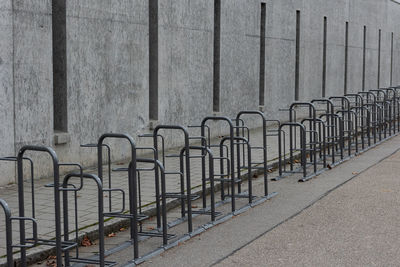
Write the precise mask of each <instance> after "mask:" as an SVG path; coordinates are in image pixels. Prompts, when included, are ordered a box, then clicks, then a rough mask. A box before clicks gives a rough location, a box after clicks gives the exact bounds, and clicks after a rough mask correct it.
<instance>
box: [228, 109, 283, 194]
mask: <svg viewBox="0 0 400 267" xmlns="http://www.w3.org/2000/svg"><path fill="white" fill-rule="evenodd" d="M245 115H247V116H251V115H253V116H258V117H260V118H261V122H262V131H263V133H262V146H251V149H252V150H262V154H263V156H262V162H249V165H250V166H251V168H252V169H255V170H262V171H263V177H264V196H265V197H267V198H269V197H272V196H273V195H275V194H276V193H272V194H269V193H268V153H267V135H268V132H267V122H268V121H269V120H267V118H266V117H265V115H264V113H262V112H261V111H257V110H255V111H240V112H239V113H238V114H237V116H236V122H237V123H238V122H239V119H241V117H242V116H245ZM278 122H279V121H278ZM279 124H280V122H279ZM237 126H239V125H237ZM237 131H239V129H237ZM238 136H239V135H238ZM247 140H248V142H249V141H250V138H248V139H247ZM238 154H239V152H238ZM238 161H239V160H238ZM239 162H240V161H239ZM254 165H255V166H254ZM260 165H261V166H260ZM239 173H240V172H239Z"/></svg>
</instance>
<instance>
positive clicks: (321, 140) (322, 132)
mask: <svg viewBox="0 0 400 267" xmlns="http://www.w3.org/2000/svg"><path fill="white" fill-rule="evenodd" d="M310 121H311V122H314V121H315V122H316V128H315V130H314V131H313V132H310V134H314V138H313V140H314V144H315V148H314V151H315V154H314V155H315V161H316V159H317V154H318V152H319V160H322V165H323V168H326V166H327V165H326V151H325V149H326V123H325V121H323V120H322V119H320V118H316V119H312V118H305V119H303V120H302V121H301V124H303V125H304V124H305V123H306V122H310ZM317 164H320V162H318V161H317Z"/></svg>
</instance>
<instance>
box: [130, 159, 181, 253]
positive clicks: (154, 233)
mask: <svg viewBox="0 0 400 267" xmlns="http://www.w3.org/2000/svg"><path fill="white" fill-rule="evenodd" d="M136 162H137V163H151V164H154V166H155V168H154V173H155V174H156V173H158V174H160V173H161V194H160V193H159V195H158V197H157V199H158V201H159V200H160V199H161V207H158V208H157V216H159V215H161V228H159V229H158V230H161V231H162V233H161V234H159V232H158V230H156V231H152V232H141V233H140V235H142V236H149V237H162V240H163V245H164V246H166V245H168V240H169V239H171V238H174V237H175V235H172V234H168V222H167V196H166V193H167V192H166V180H165V174H166V171H165V169H164V166H163V164H162V163H161V161H159V160H157V159H145V158H137V159H136ZM155 176H156V175H155ZM159 180H160V179H158V180H157V181H156V183H157V184H159ZM157 187H158V188H159V185H157ZM159 208H160V210H158V209H159ZM135 259H136V257H135Z"/></svg>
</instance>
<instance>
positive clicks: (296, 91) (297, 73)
mask: <svg viewBox="0 0 400 267" xmlns="http://www.w3.org/2000/svg"><path fill="white" fill-rule="evenodd" d="M300 23H301V21H300V10H296V66H295V79H294V80H295V82H294V83H295V85H294V99H295V100H296V101H297V100H299V95H300V91H299V89H300V88H299V85H300V84H299V83H300V80H299V79H300V37H301V36H300Z"/></svg>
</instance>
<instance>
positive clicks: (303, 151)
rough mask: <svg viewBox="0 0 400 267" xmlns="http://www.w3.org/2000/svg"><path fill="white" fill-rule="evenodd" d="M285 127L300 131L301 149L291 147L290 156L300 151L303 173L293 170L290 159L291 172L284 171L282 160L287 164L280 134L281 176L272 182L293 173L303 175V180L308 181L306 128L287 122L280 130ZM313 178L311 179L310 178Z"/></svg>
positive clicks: (279, 166) (279, 163)
mask: <svg viewBox="0 0 400 267" xmlns="http://www.w3.org/2000/svg"><path fill="white" fill-rule="evenodd" d="M283 127H290V128H292V127H297V128H299V129H300V148H296V147H293V146H290V154H291V155H292V154H293V153H292V152H293V151H292V150H295V151H300V157H301V159H300V160H301V163H300V164H301V171H295V170H293V169H294V168H293V158H292V157H291V158H290V169H291V170H290V171H287V170H285V171H284V170H283V166H282V165H283V164H282V160H283V161H284V162H286V160H285V155H282V148H281V144H282V142H281V134H279V149H278V153H279V161H278V168H279V176H278V177H274V178H272V180H274V181H278V180H280V179H282V178H283V177H284V174H292V173H302V174H303V179H301V180H304V181H305V180H307V158H306V156H307V154H306V128H305V126H304V125H303V124H301V123H299V122H286V123H282V124H281V125H280V126H279V128H280V129H279V130H281V129H282V128H283ZM291 144H292V142H291ZM310 178H311V177H310Z"/></svg>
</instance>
